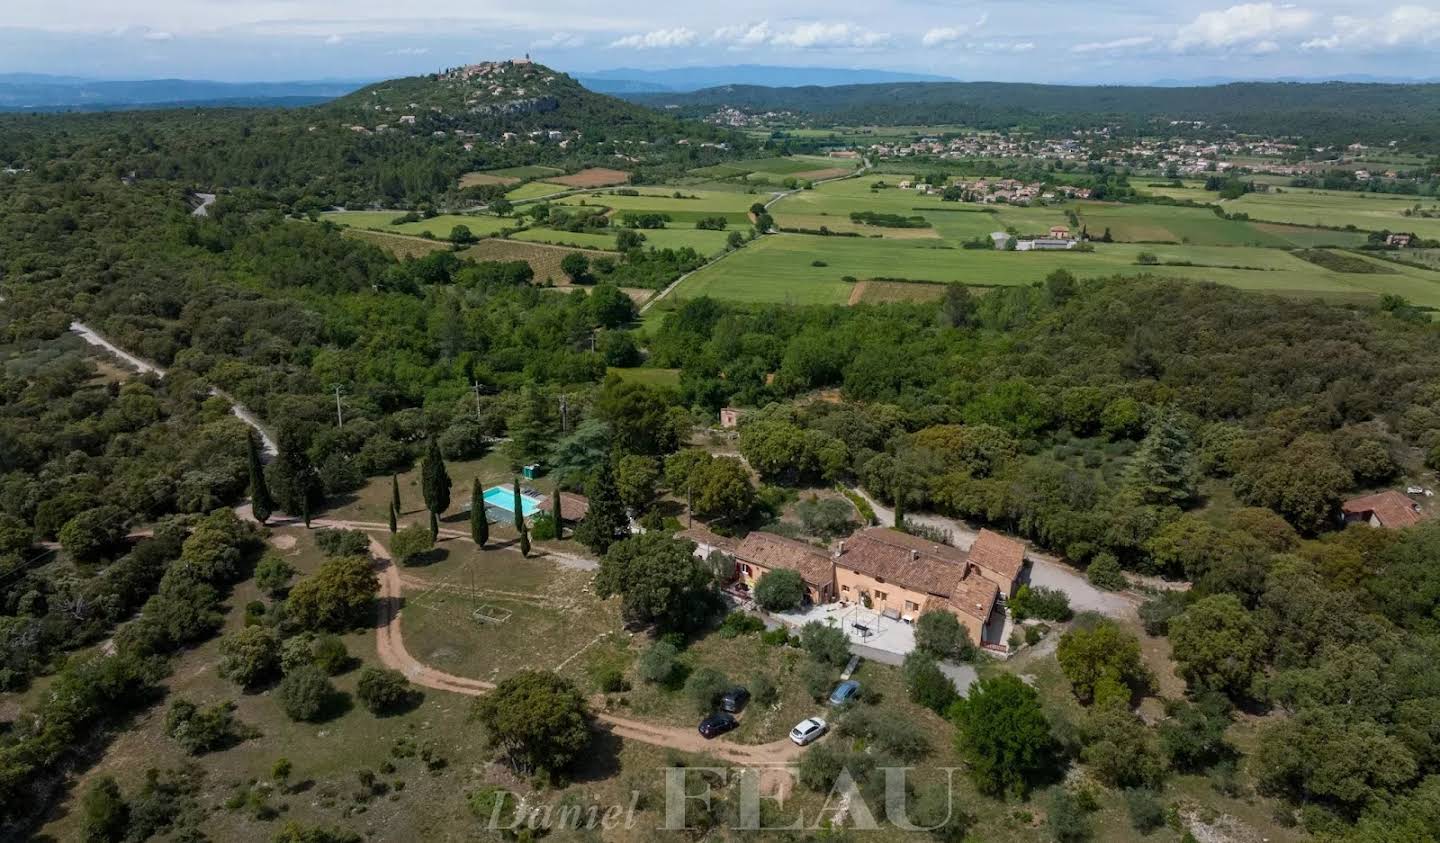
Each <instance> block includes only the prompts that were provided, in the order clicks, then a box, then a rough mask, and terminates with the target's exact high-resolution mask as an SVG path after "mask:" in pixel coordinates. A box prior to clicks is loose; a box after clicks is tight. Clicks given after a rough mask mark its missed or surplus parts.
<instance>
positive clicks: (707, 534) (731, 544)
mask: <svg viewBox="0 0 1440 843" xmlns="http://www.w3.org/2000/svg"><path fill="white" fill-rule="evenodd" d="M675 536H676V538H681V539H689V540H690V541H692V542H695V543H696V544H704V545H709V546H710V547H713V548H715V549H716V550H723V551H725V552H726V553H731V554H733V553H734V552H735V549H736V548H738V547H739V546H740V542H738V541H736V540H735V539H732V538H730V537H729V536H722V535H720V534H719V533H714V532H711V531H710V529H709V528H708V527H706V526H705V525H704V524H696V525H695V526H693V527H691V528H689V529H688V530H681V531H680V532H678V533H676V534H675Z"/></svg>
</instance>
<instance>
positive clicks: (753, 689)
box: [750, 674, 780, 705]
mask: <svg viewBox="0 0 1440 843" xmlns="http://www.w3.org/2000/svg"><path fill="white" fill-rule="evenodd" d="M750 698H751V699H752V700H754V701H755V704H756V705H774V704H775V701H776V700H778V699H780V689H779V688H777V687H776V686H775V683H774V682H773V681H771V679H770V677H768V676H765V675H763V674H756V675H755V676H752V677H751V678H750Z"/></svg>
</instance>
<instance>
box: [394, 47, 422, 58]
mask: <svg viewBox="0 0 1440 843" xmlns="http://www.w3.org/2000/svg"><path fill="white" fill-rule="evenodd" d="M428 52H430V48H429V47H401V48H399V49H396V50H391V51H390V55H392V56H423V55H425V54H426V53H428Z"/></svg>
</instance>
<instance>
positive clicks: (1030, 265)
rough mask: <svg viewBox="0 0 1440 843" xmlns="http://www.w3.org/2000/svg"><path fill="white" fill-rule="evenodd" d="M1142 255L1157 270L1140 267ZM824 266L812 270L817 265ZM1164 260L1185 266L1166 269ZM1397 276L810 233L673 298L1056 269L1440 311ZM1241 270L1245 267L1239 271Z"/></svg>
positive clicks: (1273, 252)
mask: <svg viewBox="0 0 1440 843" xmlns="http://www.w3.org/2000/svg"><path fill="white" fill-rule="evenodd" d="M1142 252H1149V253H1150V254H1153V255H1155V257H1156V259H1157V260H1158V261H1160V264H1161V265H1155V266H1141V265H1139V264H1138V263H1137V259H1138V257H1139V255H1140V253H1142ZM817 260H818V261H820V262H822V263H823V264H824V265H823V266H815V265H814V263H815V262H816V261H817ZM1166 262H1190V263H1191V264H1193V265H1188V266H1173V265H1170V266H1167V265H1164V264H1165V263H1166ZM1387 265H1388V266H1393V267H1394V268H1395V269H1396V270H1397V271H1396V273H1394V274H1372V273H1339V272H1332V271H1330V270H1327V269H1324V268H1322V267H1319V266H1316V265H1315V264H1312V263H1309V262H1307V261H1304V260H1301V259H1300V258H1297V257H1295V256H1293V255H1291V254H1289V253H1288V252H1287V251H1284V250H1281V249H1266V248H1255V247H1244V246H1232V247H1224V246H1193V245H1177V246H1170V245H1160V246H1138V245H1131V244H1120V243H1116V244H1101V245H1099V246H1097V248H1096V250H1095V251H1094V252H1089V253H1082V252H996V251H987V250H971V249H960V248H955V247H951V246H947V245H946V244H944V243H939V242H936V241H934V240H929V241H926V240H908V241H906V240H881V239H862V238H850V237H831V238H822V237H815V236H808V235H792V234H785V235H772V236H769V237H765V238H762V239H761V240H759V241H758V242H756V243H753V244H751V245H749V246H747V247H746V248H744V249H742V250H740V251H739V252H738V253H736V254H734V255H732V256H731V257H728V258H726V259H725V260H724V261H721V262H719V263H717V264H715V265H713V266H710V267H708V268H706V269H702V270H700V271H699V272H697V273H695V274H694V275H693V276H691V277H690V278H689V279H687V280H686V281H685V282H684V283H683V284H682V285H681V286H680V287H679V288H678V289H677V290H676V291H675V296H677V297H680V298H687V297H693V296H698V295H708V296H713V297H716V298H723V299H731V300H736V301H745V302H767V303H785V302H789V303H793V304H844V303H846V302H847V301H848V300H849V297H850V294H851V292H852V289H853V286H852V284H850V283H849V282H846V281H844V280H843V278H844V277H845V276H851V277H854V278H857V279H869V278H908V279H911V280H917V281H945V282H948V281H958V282H961V283H965V284H971V285H980V286H1008V285H1016V284H1029V283H1032V282H1035V281H1040V280H1042V279H1043V278H1044V277H1045V276H1046V275H1047V274H1048V273H1050V272H1052V271H1053V270H1056V269H1061V268H1063V269H1068V270H1070V271H1071V272H1073V273H1075V274H1076V275H1077V276H1079V277H1082V278H1085V277H1099V276H1109V275H1116V274H1126V275H1135V274H1140V273H1148V274H1152V275H1155V276H1158V277H1168V278H1185V279H1193V280H1208V281H1214V282H1216V283H1220V284H1226V285H1229V286H1233V287H1238V288H1241V289H1246V290H1255V291H1260V292H1272V293H1282V294H1286V295H1295V296H1306V297H1310V296H1315V297H1324V298H1331V299H1336V300H1351V301H1354V300H1370V299H1374V298H1375V297H1377V296H1378V295H1379V294H1381V293H1385V292H1393V293H1398V294H1399V295H1402V296H1405V297H1406V298H1407V299H1409V300H1410V301H1412V302H1414V303H1415V304H1418V305H1425V306H1432V307H1440V273H1435V272H1430V271H1427V270H1423V269H1417V268H1412V267H1404V266H1399V265H1394V264H1387ZM1236 267H1245V268H1236Z"/></svg>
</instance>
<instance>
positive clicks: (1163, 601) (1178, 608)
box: [1140, 591, 1190, 636]
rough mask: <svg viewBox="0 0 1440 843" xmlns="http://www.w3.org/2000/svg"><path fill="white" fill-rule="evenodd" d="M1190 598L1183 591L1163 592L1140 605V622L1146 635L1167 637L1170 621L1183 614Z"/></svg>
mask: <svg viewBox="0 0 1440 843" xmlns="http://www.w3.org/2000/svg"><path fill="white" fill-rule="evenodd" d="M1189 605H1190V596H1189V594H1188V593H1187V592H1184V591H1165V592H1161V593H1160V594H1158V595H1156V596H1155V597H1152V598H1150V599H1149V600H1146V601H1145V602H1144V603H1141V604H1140V622H1141V623H1142V624H1144V626H1145V634H1146V635H1154V636H1161V635H1169V634H1170V620H1171V619H1172V618H1174V617H1176V616H1178V615H1181V614H1183V613H1184V612H1185V609H1186V608H1188V607H1189Z"/></svg>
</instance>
